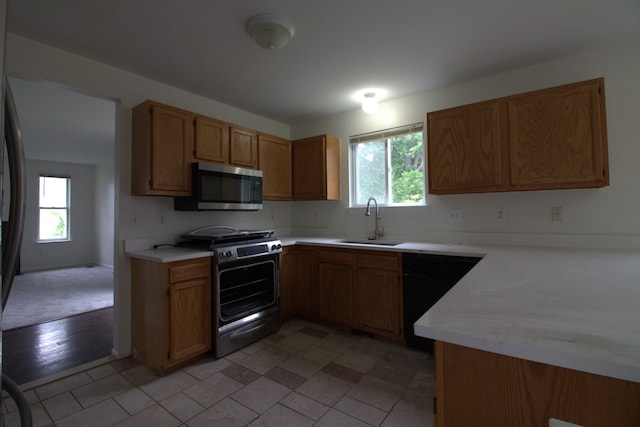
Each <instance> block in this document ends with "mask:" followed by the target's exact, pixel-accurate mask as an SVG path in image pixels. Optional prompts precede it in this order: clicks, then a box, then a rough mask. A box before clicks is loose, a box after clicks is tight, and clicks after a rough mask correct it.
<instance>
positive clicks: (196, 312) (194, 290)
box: [131, 258, 211, 373]
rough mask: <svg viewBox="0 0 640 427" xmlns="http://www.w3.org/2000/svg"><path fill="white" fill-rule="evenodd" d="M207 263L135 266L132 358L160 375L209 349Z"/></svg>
mask: <svg viewBox="0 0 640 427" xmlns="http://www.w3.org/2000/svg"><path fill="white" fill-rule="evenodd" d="M210 271H211V265H210V259H209V258H198V259H193V260H187V261H176V262H170V263H159V262H153V261H147V260H142V259H137V258H134V259H132V261H131V285H132V293H131V317H132V319H131V324H132V337H131V338H132V344H133V353H134V356H135V357H136V358H138V359H139V360H141V361H142V362H143V363H145V364H146V365H147V366H149V367H150V368H151V369H153V370H154V371H156V372H159V373H164V372H166V371H167V370H169V369H170V368H172V367H174V366H176V365H179V364H181V363H183V362H186V361H188V360H191V359H193V358H195V357H197V356H199V355H202V354H204V353H206V352H207V351H208V350H210V349H211V280H210V277H211V273H210Z"/></svg>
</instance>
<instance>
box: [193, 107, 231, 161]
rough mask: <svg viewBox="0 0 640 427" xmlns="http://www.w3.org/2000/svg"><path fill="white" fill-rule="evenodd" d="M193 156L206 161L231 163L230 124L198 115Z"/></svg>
mask: <svg viewBox="0 0 640 427" xmlns="http://www.w3.org/2000/svg"><path fill="white" fill-rule="evenodd" d="M193 157H194V159H195V160H203V161H205V162H217V163H229V124H228V123H225V122H221V121H219V120H215V119H211V118H209V117H205V116H196V118H195V140H194V150H193Z"/></svg>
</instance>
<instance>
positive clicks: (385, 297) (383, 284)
mask: <svg viewBox="0 0 640 427" xmlns="http://www.w3.org/2000/svg"><path fill="white" fill-rule="evenodd" d="M401 256H402V255H401V254H399V253H378V252H359V253H357V255H356V273H355V297H354V299H355V319H354V320H355V323H354V327H355V328H357V329H360V330H363V331H367V332H372V333H374V334H377V335H380V336H384V337H387V338H391V339H395V340H401V339H402V338H403V332H402V283H401V277H402V275H401V265H402V264H401V263H402V261H401Z"/></svg>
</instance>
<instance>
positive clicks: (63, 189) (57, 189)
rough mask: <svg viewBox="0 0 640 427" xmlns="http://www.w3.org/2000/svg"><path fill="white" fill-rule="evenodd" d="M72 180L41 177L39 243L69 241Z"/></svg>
mask: <svg viewBox="0 0 640 427" xmlns="http://www.w3.org/2000/svg"><path fill="white" fill-rule="evenodd" d="M70 186H71V179H70V178H63V177H56V176H44V175H41V176H40V184H39V208H40V221H39V226H38V241H41V242H47V241H49V242H50V241H59V240H69V188H70Z"/></svg>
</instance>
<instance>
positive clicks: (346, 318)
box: [318, 251, 354, 327]
mask: <svg viewBox="0 0 640 427" xmlns="http://www.w3.org/2000/svg"><path fill="white" fill-rule="evenodd" d="M325 254H326V255H329V253H327V252H325V251H320V252H319V253H318V259H319V263H318V292H319V293H320V300H319V301H320V307H319V315H320V319H322V320H326V321H328V322H331V323H334V324H340V325H344V326H349V327H350V326H352V324H353V271H354V268H353V267H354V266H353V261H352V259H353V257H352V255H351V254H348V253H338V254H337V255H341V256H342V258H343V259H342V260H339V261H333V260H327V259H323V258H324V256H323V255H325Z"/></svg>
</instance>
